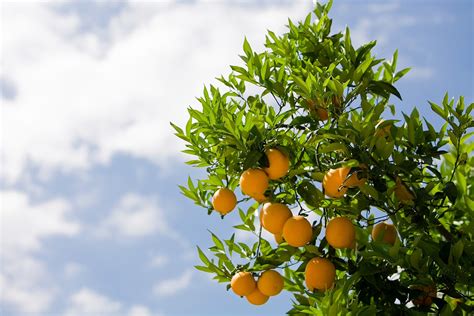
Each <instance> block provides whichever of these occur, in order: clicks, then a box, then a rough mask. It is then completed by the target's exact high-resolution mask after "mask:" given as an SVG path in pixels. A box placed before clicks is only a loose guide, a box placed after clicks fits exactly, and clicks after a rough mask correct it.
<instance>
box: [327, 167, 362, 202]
mask: <svg viewBox="0 0 474 316" xmlns="http://www.w3.org/2000/svg"><path fill="white" fill-rule="evenodd" d="M360 168H362V169H367V166H366V165H364V164H361V165H360ZM350 171H351V168H350V167H340V168H337V169H329V171H328V172H327V173H326V174H325V175H324V178H323V188H324V193H325V194H326V195H327V196H329V197H332V198H340V197H343V196H344V194H346V192H347V188H354V187H360V186H362V185H364V184H365V182H366V181H367V179H365V178H362V177H361V176H362V175H361V173H362V170H356V171H354V172H353V173H352V174H351V175H350V176H349V177H347V176H348V174H349V173H350ZM359 177H361V178H359Z"/></svg>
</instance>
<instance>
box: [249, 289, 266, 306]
mask: <svg viewBox="0 0 474 316" xmlns="http://www.w3.org/2000/svg"><path fill="white" fill-rule="evenodd" d="M246 298H247V301H249V303H250V304H253V305H263V304H265V303H266V302H267V301H268V296H267V295H265V294H262V292H260V291H259V290H258V288H255V289H254V290H253V291H252V293H250V294H249V295H247V296H246Z"/></svg>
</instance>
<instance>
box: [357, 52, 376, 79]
mask: <svg viewBox="0 0 474 316" xmlns="http://www.w3.org/2000/svg"><path fill="white" fill-rule="evenodd" d="M373 61H374V59H373V58H369V59H366V60H365V61H364V62H363V63H362V64H360V65H359V67H357V69H356V70H355V72H354V77H353V78H352V79H353V80H354V82H356V83H357V82H359V81H360V78H362V76H363V75H364V73H365V72H366V71H367V69H369V67H370V65H371V64H372V62H373Z"/></svg>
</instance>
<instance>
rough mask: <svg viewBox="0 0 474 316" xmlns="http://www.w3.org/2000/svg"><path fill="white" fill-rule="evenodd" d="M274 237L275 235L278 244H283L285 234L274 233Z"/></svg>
mask: <svg viewBox="0 0 474 316" xmlns="http://www.w3.org/2000/svg"><path fill="white" fill-rule="evenodd" d="M273 237H275V241H276V243H277V244H281V243H282V242H283V241H284V240H283V234H273Z"/></svg>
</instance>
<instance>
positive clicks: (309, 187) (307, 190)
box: [297, 180, 323, 207]
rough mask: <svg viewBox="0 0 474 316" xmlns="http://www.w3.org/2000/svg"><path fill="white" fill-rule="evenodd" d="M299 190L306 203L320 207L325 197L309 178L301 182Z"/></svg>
mask: <svg viewBox="0 0 474 316" xmlns="http://www.w3.org/2000/svg"><path fill="white" fill-rule="evenodd" d="M297 192H298V194H299V195H300V196H301V197H302V198H303V200H304V201H305V202H306V204H308V205H309V206H313V207H318V206H319V203H320V201H321V199H322V198H323V193H322V192H321V191H320V190H319V189H318V188H316V187H315V186H314V185H313V184H312V183H311V182H310V181H308V180H304V181H302V182H301V183H300V185H299V186H298V188H297Z"/></svg>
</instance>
